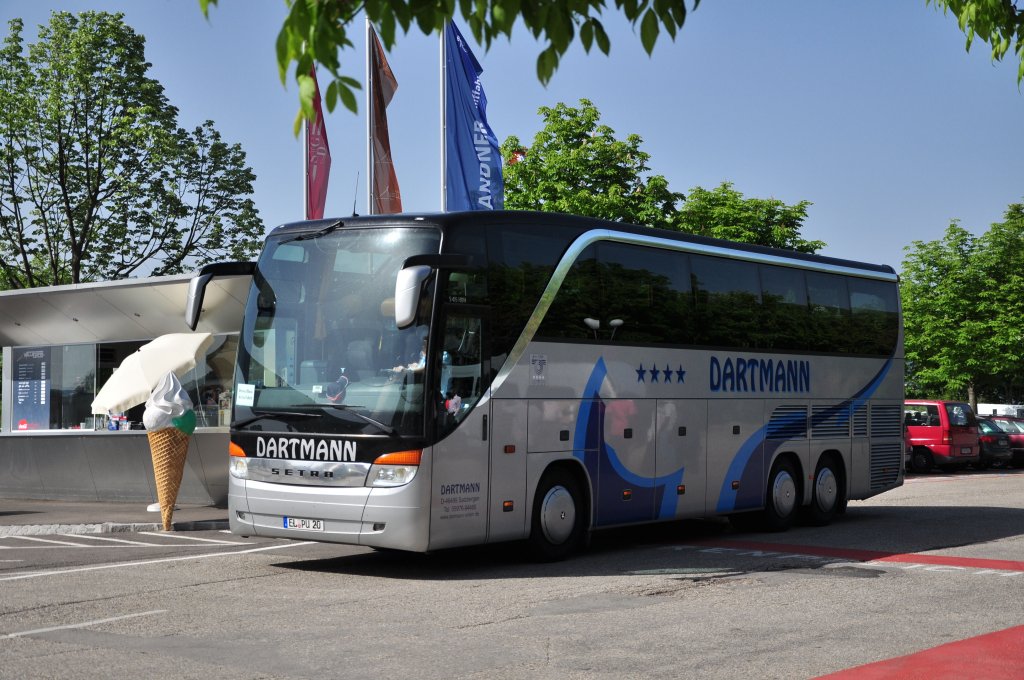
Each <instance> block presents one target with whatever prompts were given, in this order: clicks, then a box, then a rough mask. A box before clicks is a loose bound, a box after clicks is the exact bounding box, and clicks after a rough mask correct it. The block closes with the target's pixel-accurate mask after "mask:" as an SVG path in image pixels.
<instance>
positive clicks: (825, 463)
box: [805, 455, 846, 527]
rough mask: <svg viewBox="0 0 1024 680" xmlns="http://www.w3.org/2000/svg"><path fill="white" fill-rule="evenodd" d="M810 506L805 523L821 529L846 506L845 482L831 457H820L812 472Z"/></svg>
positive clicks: (839, 466)
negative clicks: (816, 466) (815, 468)
mask: <svg viewBox="0 0 1024 680" xmlns="http://www.w3.org/2000/svg"><path fill="white" fill-rule="evenodd" d="M812 483H813V485H814V486H813V488H812V494H811V504H810V505H809V506H807V509H806V513H805V514H806V519H807V523H808V524H810V525H812V526H816V527H822V526H825V525H826V524H830V523H831V522H832V520H833V519H835V516H836V515H838V514H839V513H840V512H842V511H843V509H844V508H845V506H846V482H845V478H844V476H843V469H842V466H841V465H840V464H839V463H838V462H837V461H836V458H835V457H833V456H831V455H826V456H822V457H821V460H820V461H818V469H817V470H815V471H814V481H813V482H812Z"/></svg>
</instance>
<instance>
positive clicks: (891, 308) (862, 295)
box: [849, 279, 900, 355]
mask: <svg viewBox="0 0 1024 680" xmlns="http://www.w3.org/2000/svg"><path fill="white" fill-rule="evenodd" d="M849 287H850V311H851V323H852V329H851V340H852V343H853V346H852V347H851V348H850V350H851V351H852V352H855V353H858V354H879V355H888V354H891V353H892V351H893V348H895V347H896V343H897V342H898V340H899V334H900V313H899V301H898V299H897V291H896V286H895V285H893V284H891V283H885V282H883V281H872V280H869V279H850V280H849Z"/></svg>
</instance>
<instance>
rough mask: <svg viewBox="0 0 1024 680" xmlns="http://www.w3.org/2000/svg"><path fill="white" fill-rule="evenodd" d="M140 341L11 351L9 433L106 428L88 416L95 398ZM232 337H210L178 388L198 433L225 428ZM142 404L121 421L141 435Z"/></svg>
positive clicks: (232, 359) (233, 349) (101, 420)
mask: <svg viewBox="0 0 1024 680" xmlns="http://www.w3.org/2000/svg"><path fill="white" fill-rule="evenodd" d="M144 344H146V341H135V342H110V343H101V344H81V345H53V346H42V347H14V348H12V359H13V366H12V373H11V380H12V383H13V384H12V386H11V387H12V390H11V396H12V400H11V401H12V403H11V404H10V408H11V429H12V430H13V431H15V432H17V431H28V430H79V429H84V430H92V429H97V428H104V427H106V425H107V418H106V417H105V416H95V417H94V416H93V414H92V402H93V399H95V398H96V393H97V392H98V391H99V389H100V388H101V387H102V386H103V385H104V384H105V383H106V381H107V380H108V379H109V378H110V376H111V375H112V374H113V372H114V369H116V368H117V367H118V366H120V365H121V362H123V361H124V360H125V359H127V358H128V357H129V356H130V355H131V354H132V353H133V352H135V351H136V350H137V349H139V347H141V346H142V345H144ZM237 349H238V336H237V335H218V336H214V341H213V344H212V345H210V347H209V349H207V352H206V356H205V357H204V358H200V359H199V360H198V361H197V362H196V367H195V368H194V369H192V370H191V371H189V372H188V373H186V374H185V375H184V376H183V377H182V378H181V382H182V385H183V386H184V388H185V390H186V392H188V395H189V397H190V398H191V399H192V403H193V404H194V405H195V411H196V420H197V426H198V427H218V426H226V425H227V424H228V421H229V419H230V412H231V404H232V399H231V388H232V384H233V380H234V365H235V353H236V351H237ZM145 409H146V407H145V404H140V405H138V406H135V407H133V408H131V409H129V410H128V411H127V412H125V413H124V414H123V415H124V416H125V419H126V423H128V424H129V426H130V427H131V428H132V429H142V427H143V426H142V414H143V412H144V411H145Z"/></svg>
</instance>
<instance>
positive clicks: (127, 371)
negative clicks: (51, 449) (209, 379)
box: [92, 333, 213, 415]
mask: <svg viewBox="0 0 1024 680" xmlns="http://www.w3.org/2000/svg"><path fill="white" fill-rule="evenodd" d="M211 344H213V335H211V334H210V333H169V334H167V335H161V336H160V337H159V338H157V339H156V340H154V341H153V342H150V343H148V344H145V345H143V346H142V347H140V348H139V349H138V351H137V352H135V353H134V354H132V355H131V356H129V357H128V358H127V359H125V360H124V361H122V362H121V365H120V366H118V367H117V370H115V371H114V374H113V375H112V376H110V379H109V380H107V382H106V383H105V384H104V385H103V388H102V389H100V391H99V393H98V394H97V395H96V398H95V399H93V401H92V412H93V413H95V414H100V415H102V414H104V413H120V412H122V411H127V410H128V409H130V408H131V407H132V406H138V405H139V404H144V403H146V400H147V399H149V396H150V394H151V393H152V392H153V388H154V387H156V384H157V383H158V382H159V381H160V378H162V377H164V376H165V375H167V374H168V373H169V372H171V371H173V372H174V374H175V375H177V376H178V377H179V378H180V377H181V376H183V375H184V374H185V373H187V372H188V371H190V370H192V369H193V368H195V365H196V356H197V355H198V354H200V353H201V352H204V351H205V350H206V348H207V347H209V346H210V345H211Z"/></svg>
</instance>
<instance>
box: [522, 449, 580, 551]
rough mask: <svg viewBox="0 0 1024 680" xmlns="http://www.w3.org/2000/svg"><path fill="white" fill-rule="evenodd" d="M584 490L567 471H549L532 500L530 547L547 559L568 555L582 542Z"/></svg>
mask: <svg viewBox="0 0 1024 680" xmlns="http://www.w3.org/2000/svg"><path fill="white" fill-rule="evenodd" d="M582 498H583V493H582V491H581V490H580V485H579V483H578V482H577V481H576V479H575V478H574V477H573V476H572V475H571V474H569V473H568V472H566V471H565V470H558V469H556V470H551V471H549V472H546V473H545V474H544V476H543V477H542V478H541V481H540V484H539V485H538V486H537V495H536V496H535V497H534V500H533V522H532V525H531V528H530V547H531V548H532V552H533V554H534V556H535V557H536V558H537V559H539V560H542V561H545V562H552V561H555V560H561V559H564V558H566V557H568V556H569V555H570V554H572V553H573V552H574V551H575V550H577V549H578V548H579V546H580V544H581V543H582V541H583V531H584V526H585V521H584V516H583V503H582Z"/></svg>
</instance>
